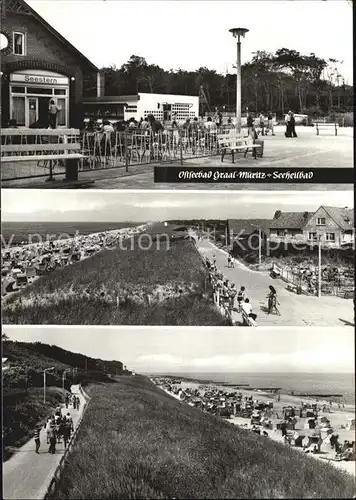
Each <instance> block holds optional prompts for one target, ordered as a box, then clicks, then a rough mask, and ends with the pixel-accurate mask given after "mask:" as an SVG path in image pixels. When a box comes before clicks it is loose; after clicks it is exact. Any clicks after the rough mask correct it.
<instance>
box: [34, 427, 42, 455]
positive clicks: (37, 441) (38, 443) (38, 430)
mask: <svg viewBox="0 0 356 500" xmlns="http://www.w3.org/2000/svg"><path fill="white" fill-rule="evenodd" d="M40 433H41V426H40V425H37V427H36V428H35V434H34V436H33V437H34V439H35V445H36V453H38V454H39V449H40V446H41V441H40Z"/></svg>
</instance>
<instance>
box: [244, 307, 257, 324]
mask: <svg viewBox="0 0 356 500" xmlns="http://www.w3.org/2000/svg"><path fill="white" fill-rule="evenodd" d="M241 315H242V321H243V324H244V325H247V326H257V323H256V321H255V320H254V319H253V318H250V316H248V315H247V314H246V312H245V311H244V310H243V309H242V310H241Z"/></svg>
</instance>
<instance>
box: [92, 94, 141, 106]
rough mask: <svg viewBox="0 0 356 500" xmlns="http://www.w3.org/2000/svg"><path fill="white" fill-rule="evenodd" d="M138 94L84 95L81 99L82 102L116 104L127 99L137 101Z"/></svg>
mask: <svg viewBox="0 0 356 500" xmlns="http://www.w3.org/2000/svg"><path fill="white" fill-rule="evenodd" d="M139 99H140V96H139V95H137V94H134V95H114V96H109V95H107V96H101V97H85V98H84V99H83V103H84V104H100V103H103V104H117V103H120V102H122V103H125V102H127V101H134V100H136V101H138V100H139Z"/></svg>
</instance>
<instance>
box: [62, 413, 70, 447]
mask: <svg viewBox="0 0 356 500" xmlns="http://www.w3.org/2000/svg"><path fill="white" fill-rule="evenodd" d="M70 434H71V424H70V422H69V421H68V420H67V419H65V421H64V422H63V429H62V436H63V442H64V447H65V448H67V444H68V442H69V439H70Z"/></svg>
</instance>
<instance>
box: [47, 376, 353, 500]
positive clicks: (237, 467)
mask: <svg viewBox="0 0 356 500" xmlns="http://www.w3.org/2000/svg"><path fill="white" fill-rule="evenodd" d="M89 394H90V396H91V398H92V399H91V402H90V405H89V407H88V409H87V412H86V414H85V416H84V420H83V423H82V426H81V429H80V431H79V436H78V439H77V441H76V443H75V445H74V448H73V451H72V453H71V455H70V456H69V460H68V462H67V464H66V465H65V467H64V469H63V472H62V475H61V478H60V481H59V482H58V483H57V487H56V490H55V491H54V493H53V498H56V499H82V498H92V499H94V498H103V499H109V498H115V499H124V498H131V499H132V498H175V499H179V498H182V499H186V498H191V499H195V498H351V497H352V496H353V494H354V480H353V478H352V477H351V476H349V475H347V474H346V473H344V472H342V471H339V470H337V469H336V468H334V467H332V466H331V465H329V464H324V463H320V462H318V461H316V460H315V459H312V458H309V457H307V456H305V455H302V454H300V453H298V452H297V451H295V450H292V449H289V448H287V447H285V446H283V445H282V444H280V443H276V442H274V441H272V440H269V439H268V438H264V437H262V436H257V435H255V434H254V433H251V432H248V431H247V430H244V429H240V428H237V427H236V426H233V425H232V424H230V423H228V422H225V421H223V420H220V419H218V418H216V417H214V416H212V415H209V414H204V413H202V412H200V411H198V410H196V409H194V408H192V407H190V406H188V405H185V404H182V403H180V402H179V401H177V400H175V399H173V398H172V397H171V396H169V395H168V394H166V393H164V392H163V391H161V390H160V389H158V388H157V387H155V386H154V385H153V384H152V383H151V382H150V381H149V380H148V379H145V378H144V377H140V376H135V377H122V378H120V379H117V383H115V384H111V386H107V385H106V384H95V385H93V386H91V387H90V388H89Z"/></svg>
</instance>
